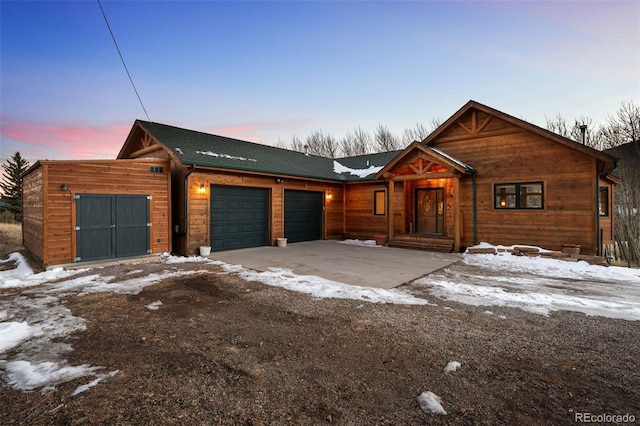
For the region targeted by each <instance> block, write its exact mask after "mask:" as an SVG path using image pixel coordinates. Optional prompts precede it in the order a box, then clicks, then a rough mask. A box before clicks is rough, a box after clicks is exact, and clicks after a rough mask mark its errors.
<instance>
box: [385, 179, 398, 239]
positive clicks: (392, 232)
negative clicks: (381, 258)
mask: <svg viewBox="0 0 640 426" xmlns="http://www.w3.org/2000/svg"><path fill="white" fill-rule="evenodd" d="M395 186H396V184H395V182H394V181H391V182H389V211H387V233H388V234H389V242H391V240H393V238H394V237H395V229H394V223H393V219H394V217H395V207H394V204H395V203H394V201H395V200H394V199H395V188H394V187H395Z"/></svg>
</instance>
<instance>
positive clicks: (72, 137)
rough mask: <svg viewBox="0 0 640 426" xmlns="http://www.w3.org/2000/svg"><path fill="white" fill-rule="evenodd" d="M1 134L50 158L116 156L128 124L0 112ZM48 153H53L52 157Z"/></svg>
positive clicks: (128, 128) (124, 137) (129, 125)
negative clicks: (47, 119)
mask: <svg viewBox="0 0 640 426" xmlns="http://www.w3.org/2000/svg"><path fill="white" fill-rule="evenodd" d="M0 118H1V119H2V127H1V129H0V134H1V136H2V138H9V139H13V140H14V141H16V142H17V144H12V145H15V146H17V147H18V149H16V150H21V149H19V148H20V145H25V146H24V150H25V151H28V152H30V153H32V154H31V155H36V156H37V155H38V154H40V158H49V159H83V158H84V159H91V158H115V157H116V155H117V154H118V151H119V150H120V147H122V144H123V143H124V141H125V139H126V137H127V135H128V134H129V130H130V129H131V124H118V125H108V126H91V125H87V124H83V123H74V124H68V123H43V122H20V121H17V120H13V119H11V118H9V117H6V116H2V117H0ZM51 155H53V156H54V157H53V158H52V157H51Z"/></svg>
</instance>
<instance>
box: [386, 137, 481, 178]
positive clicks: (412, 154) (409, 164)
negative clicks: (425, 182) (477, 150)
mask: <svg viewBox="0 0 640 426" xmlns="http://www.w3.org/2000/svg"><path fill="white" fill-rule="evenodd" d="M471 172H473V167H471V166H469V165H467V164H465V163H463V162H462V161H459V160H457V159H455V158H453V157H452V156H450V155H448V154H446V153H444V152H443V151H441V150H439V149H437V148H434V147H430V146H428V145H423V144H422V143H420V142H418V141H414V142H413V143H412V144H411V145H409V146H408V147H407V148H406V149H405V150H404V151H402V152H401V153H400V154H398V155H397V156H396V157H395V158H394V159H393V160H392V161H391V162H389V163H388V164H387V165H386V166H385V167H384V168H382V170H380V171H379V172H378V173H377V174H376V179H390V180H414V179H433V178H438V177H453V176H454V175H460V174H469V173H471Z"/></svg>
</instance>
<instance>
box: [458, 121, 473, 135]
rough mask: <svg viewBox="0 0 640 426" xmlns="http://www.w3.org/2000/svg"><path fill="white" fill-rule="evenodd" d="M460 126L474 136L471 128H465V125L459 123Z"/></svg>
mask: <svg viewBox="0 0 640 426" xmlns="http://www.w3.org/2000/svg"><path fill="white" fill-rule="evenodd" d="M458 126H460V127H462V129H463V130H464V131H465V132H467V133H469V134H470V135H472V134H473V132H472V131H471V129H470V128H468V127H467V126H465V125H464V124H462V123H461V122H459V121H458Z"/></svg>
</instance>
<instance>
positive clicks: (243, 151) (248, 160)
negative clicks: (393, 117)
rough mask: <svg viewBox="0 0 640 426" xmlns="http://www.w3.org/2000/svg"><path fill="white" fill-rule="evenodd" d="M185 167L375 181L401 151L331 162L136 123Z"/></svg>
mask: <svg viewBox="0 0 640 426" xmlns="http://www.w3.org/2000/svg"><path fill="white" fill-rule="evenodd" d="M137 122H138V124H139V125H140V126H141V127H142V128H144V129H145V130H146V131H147V132H148V133H149V134H150V135H152V136H153V137H154V138H155V139H156V140H158V141H159V142H160V143H162V144H163V145H164V146H166V147H167V148H168V149H170V150H171V151H173V152H174V153H175V155H176V156H177V157H178V158H180V161H181V162H182V163H183V164H185V165H196V166H205V167H216V168H221V169H229V170H242V171H247V172H259V173H273V174H280V175H288V176H296V177H303V178H314V179H323V180H333V181H342V182H344V181H369V180H375V175H376V172H377V171H378V170H380V169H381V168H382V167H383V166H385V165H386V164H387V163H388V162H389V161H391V160H392V159H393V158H394V157H395V156H396V155H398V154H399V153H400V152H401V151H391V152H383V153H377V154H369V155H361V156H357V157H347V158H340V159H335V160H334V159H332V158H326V157H320V156H317V155H306V154H304V153H301V152H297V151H291V150H288V149H283V148H276V147H273V146H269V145H262V144H259V143H254V142H247V141H242V140H239V139H232V138H227V137H224V136H217V135H212V134H209V133H203V132H198V131H195V130H188V129H182V128H180V127H174V126H169V125H166V124H160V123H153V122H148V121H141V120H138V121H137Z"/></svg>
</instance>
